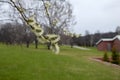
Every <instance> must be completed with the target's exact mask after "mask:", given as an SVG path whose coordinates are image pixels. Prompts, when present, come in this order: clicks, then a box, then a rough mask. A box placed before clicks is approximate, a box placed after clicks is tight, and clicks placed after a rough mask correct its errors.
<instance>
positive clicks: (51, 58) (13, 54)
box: [0, 44, 120, 80]
mask: <svg viewBox="0 0 120 80" xmlns="http://www.w3.org/2000/svg"><path fill="white" fill-rule="evenodd" d="M102 55H103V53H102V52H99V51H97V50H96V49H95V48H91V50H90V51H85V50H79V49H75V48H70V47H69V46H61V52H60V54H59V55H55V54H53V53H52V52H51V51H49V50H47V49H46V47H45V46H39V49H35V48H34V46H33V45H32V46H31V47H30V48H26V47H25V46H23V47H20V46H6V45H2V44H0V80H120V68H118V67H117V68H116V67H114V66H109V65H105V64H102V63H99V62H97V61H94V60H91V59H90V58H93V57H102Z"/></svg>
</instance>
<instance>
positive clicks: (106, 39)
mask: <svg viewBox="0 0 120 80" xmlns="http://www.w3.org/2000/svg"><path fill="white" fill-rule="evenodd" d="M115 39H118V40H120V35H117V36H115V37H113V38H104V39H100V40H99V41H98V42H97V43H96V45H98V44H99V43H100V42H101V41H113V40H115Z"/></svg>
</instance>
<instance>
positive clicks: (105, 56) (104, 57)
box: [103, 51, 109, 62]
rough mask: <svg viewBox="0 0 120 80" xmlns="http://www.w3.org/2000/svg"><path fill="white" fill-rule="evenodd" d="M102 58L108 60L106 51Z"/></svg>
mask: <svg viewBox="0 0 120 80" xmlns="http://www.w3.org/2000/svg"><path fill="white" fill-rule="evenodd" d="M103 60H104V61H107V62H109V57H108V54H107V52H106V51H105V53H104V56H103Z"/></svg>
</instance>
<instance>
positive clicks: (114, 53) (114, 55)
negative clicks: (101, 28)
mask: <svg viewBox="0 0 120 80" xmlns="http://www.w3.org/2000/svg"><path fill="white" fill-rule="evenodd" d="M119 58H120V56H119V52H118V51H117V50H116V48H115V47H113V48H112V63H114V64H120V59H119Z"/></svg>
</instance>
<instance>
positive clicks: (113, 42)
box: [96, 35, 120, 51]
mask: <svg viewBox="0 0 120 80" xmlns="http://www.w3.org/2000/svg"><path fill="white" fill-rule="evenodd" d="M96 45H97V49H98V50H100V51H111V49H112V48H113V47H115V48H116V49H117V51H120V35H117V36H115V37H114V38H112V39H100V40H99V41H98V42H97V43H96Z"/></svg>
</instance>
